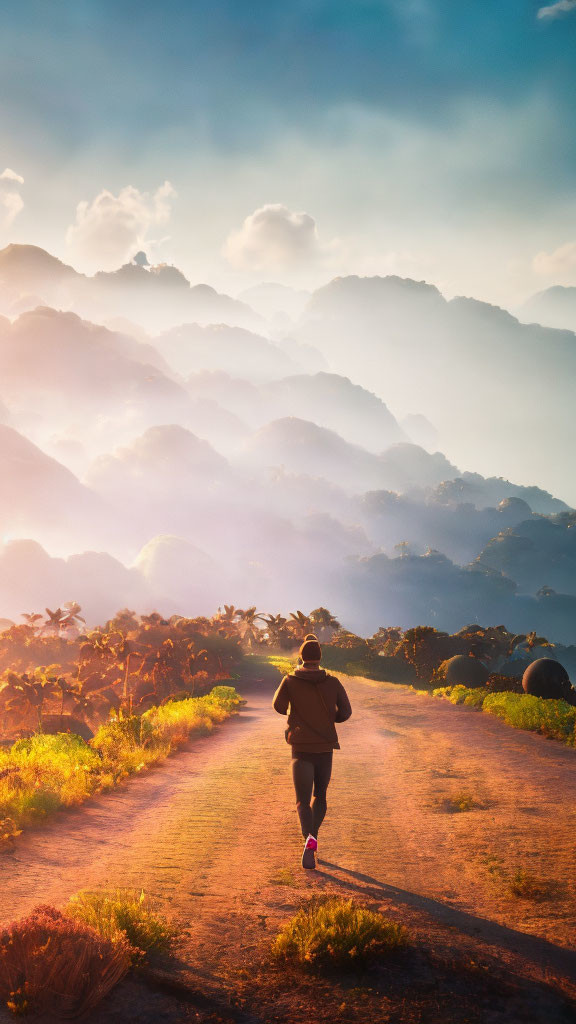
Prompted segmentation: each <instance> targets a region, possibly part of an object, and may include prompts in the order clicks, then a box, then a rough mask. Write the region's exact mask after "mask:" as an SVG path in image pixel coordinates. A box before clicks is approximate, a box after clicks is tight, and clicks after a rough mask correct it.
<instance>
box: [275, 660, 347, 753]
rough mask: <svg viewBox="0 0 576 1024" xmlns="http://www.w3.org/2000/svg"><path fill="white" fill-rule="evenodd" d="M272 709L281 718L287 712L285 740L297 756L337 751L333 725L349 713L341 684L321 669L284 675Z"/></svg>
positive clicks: (300, 670) (345, 718) (301, 669)
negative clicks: (304, 753) (298, 754)
mask: <svg viewBox="0 0 576 1024" xmlns="http://www.w3.org/2000/svg"><path fill="white" fill-rule="evenodd" d="M273 707H274V710H275V711H277V712H278V714H280V715H285V714H286V713H288V728H287V730H286V739H287V741H288V743H290V744H291V746H292V749H293V750H294V751H295V752H298V753H303V752H307V753H311V754H312V753H314V754H322V753H325V752H327V751H330V750H334V749H336V750H339V749H340V744H339V742H338V736H337V733H336V729H335V727H334V723H335V722H345V721H346V720H347V719H348V718H350V715H351V714H352V708H351V707H350V701H349V700H348V694H347V693H346V690H345V689H344V687H343V686H342V683H341V682H340V680H339V679H336V677H335V676H331V675H328V673H327V672H325V671H324V669H317V670H311V669H306V668H298V669H296V670H295V672H293V673H292V675H289V676H284V679H283V680H282V682H281V683H280V686H279V687H278V689H277V690H276V693H275V694H274V701H273ZM288 708H290V710H289V711H288Z"/></svg>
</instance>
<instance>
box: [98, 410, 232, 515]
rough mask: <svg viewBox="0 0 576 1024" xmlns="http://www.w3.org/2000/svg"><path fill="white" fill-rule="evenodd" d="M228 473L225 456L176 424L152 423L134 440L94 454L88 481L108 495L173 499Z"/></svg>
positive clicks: (214, 481)
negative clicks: (113, 449)
mask: <svg viewBox="0 0 576 1024" xmlns="http://www.w3.org/2000/svg"><path fill="white" fill-rule="evenodd" d="M229 477H230V467H229V465H228V463H227V461H226V459H225V458H223V457H222V456H221V455H219V454H218V452H216V451H215V450H214V448H212V446H211V445H210V444H209V443H208V442H207V441H204V440H202V439H200V438H198V437H196V436H195V435H194V434H192V433H191V432H190V431H189V430H186V429H185V428H184V427H181V426H177V425H170V426H158V427H151V428H150V429H149V430H147V431H146V432H145V433H144V434H142V436H141V437H138V438H136V440H134V441H132V442H131V444H129V445H127V446H126V447H124V448H119V449H118V450H117V451H116V452H114V454H112V455H103V456H100V458H98V459H96V461H95V462H94V464H93V466H92V469H91V471H90V473H89V474H88V480H89V481H90V484H91V485H92V486H93V487H94V489H95V490H97V491H99V492H100V493H102V494H106V495H110V496H112V495H116V496H119V497H121V498H122V497H123V496H125V497H128V496H129V495H132V497H134V495H135V494H139V496H140V498H142V499H143V498H144V497H145V495H147V496H148V498H147V500H149V501H150V500H154V498H156V499H160V500H164V501H174V500H176V498H177V497H178V496H179V497H182V495H183V494H184V493H187V494H194V493H196V492H197V491H198V490H199V489H200V490H205V491H209V490H210V489H212V488H213V487H214V486H215V485H217V484H218V483H220V482H221V481H222V480H227V479H228V478H229Z"/></svg>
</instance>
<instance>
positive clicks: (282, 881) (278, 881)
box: [270, 868, 296, 885]
mask: <svg viewBox="0 0 576 1024" xmlns="http://www.w3.org/2000/svg"><path fill="white" fill-rule="evenodd" d="M270 884H271V885H296V879H295V877H294V872H293V871H292V868H279V869H278V871H277V872H276V874H275V875H272V878H271V879H270Z"/></svg>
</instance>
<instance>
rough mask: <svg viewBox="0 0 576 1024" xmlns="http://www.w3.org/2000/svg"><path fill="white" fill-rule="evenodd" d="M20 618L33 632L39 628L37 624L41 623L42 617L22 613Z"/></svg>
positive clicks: (31, 613) (33, 613)
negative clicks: (24, 620)
mask: <svg viewBox="0 0 576 1024" xmlns="http://www.w3.org/2000/svg"><path fill="white" fill-rule="evenodd" d="M22 618H23V619H26V625H27V626H31V627H32V629H33V630H34V631H35V632H36V631H37V630H38V629H39V628H40V627H39V626H38V625H37V623H39V622H41V621H42V616H41V615H40V614H39V613H38V612H22Z"/></svg>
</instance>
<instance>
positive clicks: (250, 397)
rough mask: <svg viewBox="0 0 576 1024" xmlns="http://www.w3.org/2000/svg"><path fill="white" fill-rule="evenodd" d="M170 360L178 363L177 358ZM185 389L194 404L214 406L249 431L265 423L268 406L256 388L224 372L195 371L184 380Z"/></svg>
mask: <svg viewBox="0 0 576 1024" xmlns="http://www.w3.org/2000/svg"><path fill="white" fill-rule="evenodd" d="M174 359H181V355H180V354H178V355H176V356H174ZM186 387H187V390H188V393H189V394H190V395H191V396H192V397H193V398H194V399H195V400H196V401H212V402H217V403H218V405H220V406H222V408H224V409H227V410H228V411H229V412H230V413H232V414H233V415H235V416H237V417H239V419H241V420H243V421H245V422H247V423H249V424H250V425H251V426H252V427H253V428H254V427H256V426H259V425H260V424H261V423H262V422H264V421H265V420H267V419H269V416H268V402H267V399H266V397H265V393H263V392H262V390H261V389H260V388H259V387H258V385H257V384H254V383H253V382H252V381H248V380H242V379H241V378H239V377H233V376H232V375H231V374H229V373H225V372H224V370H197V371H196V372H195V373H192V374H191V375H190V377H189V378H188V381H187V383H186ZM267 387H268V385H266V386H265V389H264V392H265V391H266V389H267Z"/></svg>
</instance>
